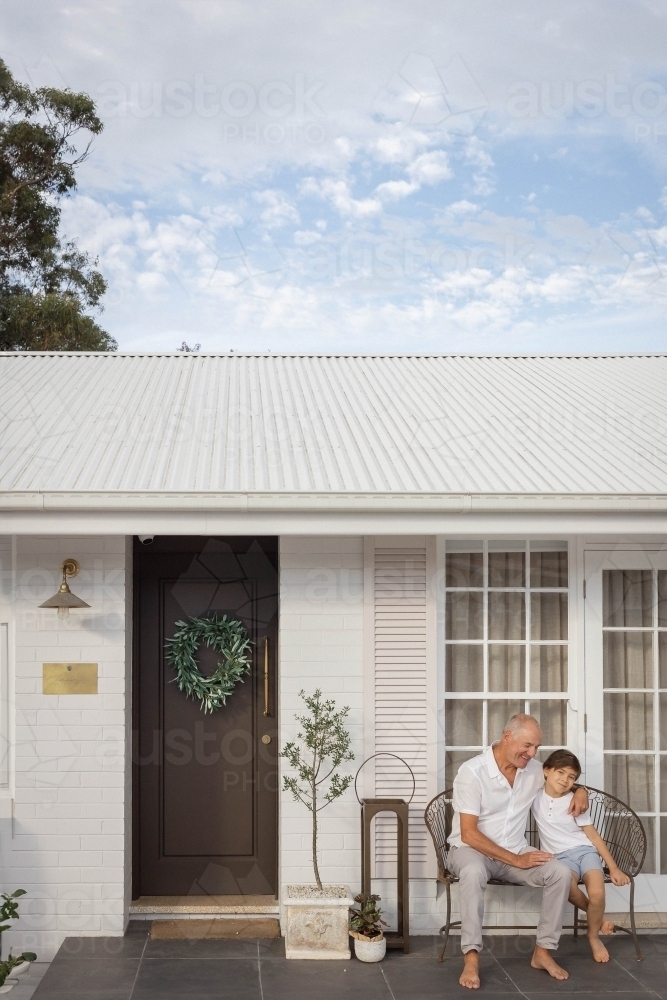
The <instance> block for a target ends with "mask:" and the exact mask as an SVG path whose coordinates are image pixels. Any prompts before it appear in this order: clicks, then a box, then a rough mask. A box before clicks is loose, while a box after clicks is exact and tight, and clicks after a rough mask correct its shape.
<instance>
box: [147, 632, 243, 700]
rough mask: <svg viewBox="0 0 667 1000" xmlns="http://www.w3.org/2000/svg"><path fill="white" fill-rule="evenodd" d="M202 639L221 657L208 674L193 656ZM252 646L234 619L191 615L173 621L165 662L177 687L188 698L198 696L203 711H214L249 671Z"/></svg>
mask: <svg viewBox="0 0 667 1000" xmlns="http://www.w3.org/2000/svg"><path fill="white" fill-rule="evenodd" d="M201 642H205V643H206V645H207V646H210V648H211V649H214V650H215V651H216V653H221V654H222V656H223V658H224V659H223V660H222V661H219V662H218V667H217V670H215V672H214V673H212V674H211V675H210V676H209V677H205V676H204V675H203V674H202V673H201V672H200V670H199V666H198V664H197V660H196V659H195V654H196V652H197V650H198V648H199V644H200V643H201ZM251 645H252V644H251V642H250V640H249V639H248V633H247V632H246V630H245V628H244V626H243V625H242V623H241V622H240V621H237V620H236V619H234V618H229V619H228V618H227V615H223V616H222V618H218V617H217V616H216V615H212V616H211V617H210V618H191V619H190V621H189V622H182V621H178V622H176V632H175V633H174V638H173V639H167V644H166V648H167V662H168V663H170V664H171V665H172V667H173V668H174V670H175V671H176V677H175V678H174V680H175V681H176V683H177V684H178V687H179V688H180V690H181V691H184V692H185V694H186V695H187V696H188V697H189V698H198V699H199V704H200V706H201V707H202V708H203V709H204V712H214V711H215V710H216V709H218V708H221V707H222V706H223V705H225V704H226V703H227V699H228V698H229V696H230V695H231V694H232V692H233V691H234V688H235V687H236V685H237V684H238V682H239V681H243V676H244V674H247V673H248V672H249V670H250V656H249V655H248V651H249V649H250V646H251Z"/></svg>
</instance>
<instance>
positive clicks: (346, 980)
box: [261, 959, 391, 1000]
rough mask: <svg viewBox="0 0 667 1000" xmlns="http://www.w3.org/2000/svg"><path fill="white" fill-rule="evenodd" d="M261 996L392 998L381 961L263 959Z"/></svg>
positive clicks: (273, 999)
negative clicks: (274, 960)
mask: <svg viewBox="0 0 667 1000" xmlns="http://www.w3.org/2000/svg"><path fill="white" fill-rule="evenodd" d="M261 972H262V994H263V998H264V1000H288V998H289V1000H305V998H309V1000H313V997H317V998H319V1000H325V998H326V1000H329V997H331V1000H357V998H358V1000H391V992H390V990H389V987H388V986H387V983H386V981H385V979H384V976H383V975H382V971H381V968H380V964H379V963H378V964H373V965H368V964H365V963H363V962H359V961H357V960H356V959H350V961H349V962H340V961H338V962H326V961H325V962H320V961H317V962H296V961H290V962H288V961H285V962H262V965H261Z"/></svg>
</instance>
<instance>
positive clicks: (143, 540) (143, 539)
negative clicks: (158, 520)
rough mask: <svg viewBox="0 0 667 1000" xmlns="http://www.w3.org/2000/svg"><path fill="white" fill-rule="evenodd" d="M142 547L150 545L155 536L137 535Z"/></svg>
mask: <svg viewBox="0 0 667 1000" xmlns="http://www.w3.org/2000/svg"><path fill="white" fill-rule="evenodd" d="M137 538H138V539H139V541H140V542H141V544H142V545H152V544H153V539H154V538H155V535H137Z"/></svg>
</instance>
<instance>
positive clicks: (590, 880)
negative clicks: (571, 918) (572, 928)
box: [583, 869, 609, 962]
mask: <svg viewBox="0 0 667 1000" xmlns="http://www.w3.org/2000/svg"><path fill="white" fill-rule="evenodd" d="M583 878H584V885H585V886H586V892H587V893H588V908H587V910H586V918H587V921H588V930H587V935H588V942H589V944H590V946H591V951H592V952H593V958H594V959H595V961H596V962H608V961H609V952H608V951H607V949H606V948H605V946H604V945H603V944H602V941H600V938H599V934H600V927H601V926H602V919H603V917H604V875H603V874H602V872H601V871H598V870H597V869H591V870H590V871H587V872H585V874H584V876H583Z"/></svg>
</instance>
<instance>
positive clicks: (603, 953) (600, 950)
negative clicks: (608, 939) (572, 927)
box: [588, 934, 609, 962]
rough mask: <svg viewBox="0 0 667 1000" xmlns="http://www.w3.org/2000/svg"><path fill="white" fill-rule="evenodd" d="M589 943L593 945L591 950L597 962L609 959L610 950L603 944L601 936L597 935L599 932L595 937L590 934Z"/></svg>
mask: <svg viewBox="0 0 667 1000" xmlns="http://www.w3.org/2000/svg"><path fill="white" fill-rule="evenodd" d="M588 943H589V945H590V946H591V951H592V952H593V958H594V959H595V961H596V962H608V961H609V952H608V951H607V949H606V948H605V946H604V945H603V944H602V941H600V938H599V937H598V936H597V934H596V935H595V937H593V936H592V935H590V936H589V938H588Z"/></svg>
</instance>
